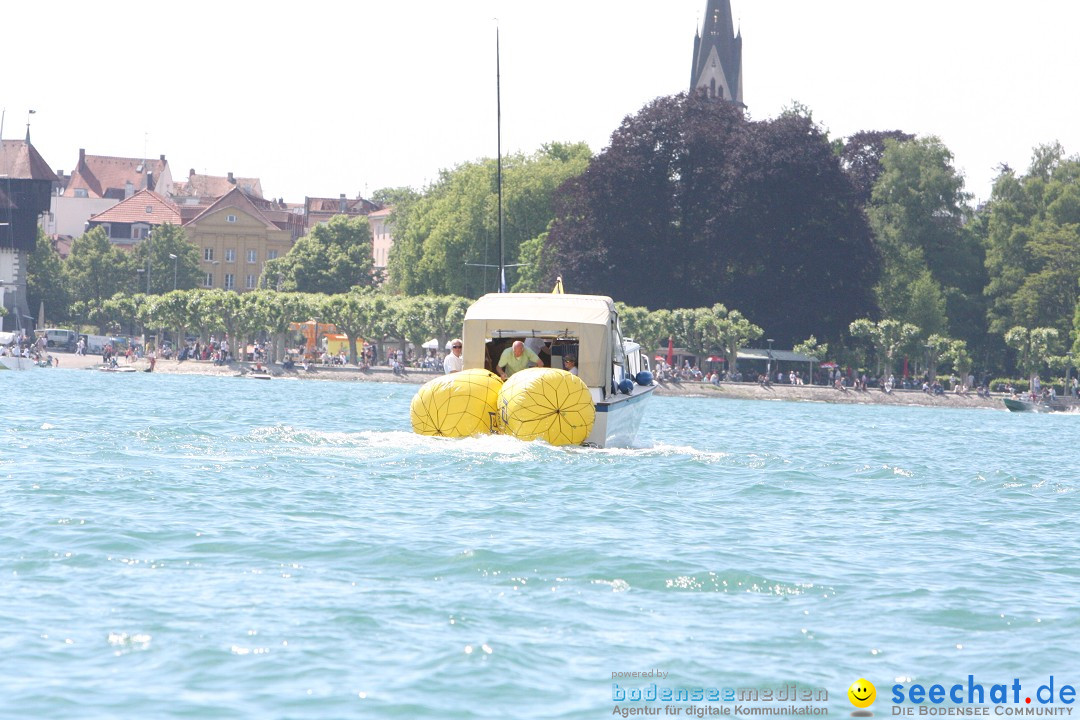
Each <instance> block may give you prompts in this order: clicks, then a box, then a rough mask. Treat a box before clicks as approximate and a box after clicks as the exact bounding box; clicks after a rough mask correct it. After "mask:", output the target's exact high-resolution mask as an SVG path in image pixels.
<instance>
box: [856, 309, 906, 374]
mask: <svg viewBox="0 0 1080 720" xmlns="http://www.w3.org/2000/svg"><path fill="white" fill-rule="evenodd" d="M850 330H851V335H852V336H853V337H857V338H867V339H868V340H869V341H870V343H871V344H872V345H873V347H874V351H875V354H876V355H877V361H878V367H877V371H878V372H879V373H881V372H884V373H891V372H893V370H895V369H896V361H897V359H898V357H899V355H900V353H901V352H902V351H904V350H909V349H912V346H913V344H914V343H915V341H916V340H917V339H918V337H919V334H920V330H919V328H918V327H917V326H915V325H912V324H911V323H905V322H901V321H899V320H893V319H885V320H882V321H881V322H874V321H872V320H868V319H865V318H863V319H860V320H856V321H855V322H853V323H851V328H850Z"/></svg>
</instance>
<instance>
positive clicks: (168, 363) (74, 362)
mask: <svg viewBox="0 0 1080 720" xmlns="http://www.w3.org/2000/svg"><path fill="white" fill-rule="evenodd" d="M54 357H56V358H58V359H59V361H60V365H59V367H61V368H68V369H72V368H77V369H87V370H92V369H94V368H96V367H97V366H99V365H100V364H101V358H100V357H99V356H96V355H94V356H89V355H88V356H78V355H73V354H67V353H57V354H55V356H54ZM120 365H121V366H126V365H127V362H126V361H125V360H121V361H120ZM131 367H134V368H135V369H137V370H145V369H147V368H148V367H149V362H148V361H147V360H137V361H135V362H134V363H132V364H131ZM252 367H253V363H247V362H245V363H235V362H234V363H230V364H228V365H214V364H213V363H212V362H210V361H203V360H185V361H184V362H177V361H175V360H159V361H158V363H157V365H156V367H155V369H154V372H160V373H168V374H186V375H218V376H222V377H237V378H242V377H244V376H246V375H248V374H249V373H250V372H251V368H252ZM270 374H271V376H272V378H273V379H279V380H285V379H293V380H313V381H335V382H394V383H412V384H416V385H420V384H422V383H425V382H427V381H428V380H430V379H432V378H433V377H437V376H438V375H439V374H440V373H436V372H431V371H421V370H410V371H409V372H408V373H407V374H405V375H404V376H399V375H394V373H393V372H392V371H391V369H390V368H388V367H375V368H371V369H370V370H366V371H365V370H359V369H358V368H355V367H352V366H344V367H342V366H336V365H335V366H318V367H317V368H316V369H315V370H314V371H313V372H304V371H303V370H302V369H300V368H297V369H295V370H283V369H282V368H281V367H280V366H274V367H272V368H270ZM656 394H657V395H667V396H682V397H706V398H720V399H725V398H726V399H737V400H776V401H779V400H784V401H789V402H821V403H847V404H856V405H915V406H921V407H944V408H983V409H992V410H1002V411H1004V410H1005V406H1004V405H1003V403H1002V402H1001V400H1002V397H1004V396H1003V395H1001V394H1000V393H996V394H994V395H993V396H991V397H988V398H986V397H979V396H978V395H976V394H975V393H968V394H967V395H957V394H955V393H946V394H944V395H937V396H934V395H928V394H926V393H924V392H922V391H920V390H894V391H893V392H892V393H889V394H886V393H884V392H882V391H880V390H876V389H871V390H866V391H857V390H852V389H850V388H849V389H847V390H837V389H835V388H832V387H822V386H817V385H813V386H811V385H794V386H793V385H772V386H770V387H763V386H761V385H758V384H757V383H722V384H720V385H711V384H709V383H694V382H684V383H670V382H669V383H663V384H661V385H659V386H658V387H657V389H656Z"/></svg>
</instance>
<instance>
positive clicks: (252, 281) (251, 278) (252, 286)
mask: <svg viewBox="0 0 1080 720" xmlns="http://www.w3.org/2000/svg"><path fill="white" fill-rule="evenodd" d="M246 287H247V289H248V290H254V289H255V276H254V275H248V276H247V285H246Z"/></svg>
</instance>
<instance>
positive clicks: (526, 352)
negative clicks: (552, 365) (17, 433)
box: [495, 340, 544, 380]
mask: <svg viewBox="0 0 1080 720" xmlns="http://www.w3.org/2000/svg"><path fill="white" fill-rule="evenodd" d="M529 363H536V367H544V362H543V360H541V359H540V356H539V355H537V354H536V353H534V352H533V351H532V350H530V349H529V348H527V347H525V343H523V342H521V341H520V340H515V341H514V344H513V345H511V346H510V347H508V348H506V349H505V350H503V351H502V355H501V356H500V357H499V364H498V365H496V366H495V369H496V370H497V371H498V372H499V376H500V377H501V378H502V379H503V380H506V379H507V378H509V377H510V376H511V375H513V374H514V373H516V372H521V371H522V370H524V369H525V368H527V367H528V366H529ZM503 368H506V369H505V370H504V369H503Z"/></svg>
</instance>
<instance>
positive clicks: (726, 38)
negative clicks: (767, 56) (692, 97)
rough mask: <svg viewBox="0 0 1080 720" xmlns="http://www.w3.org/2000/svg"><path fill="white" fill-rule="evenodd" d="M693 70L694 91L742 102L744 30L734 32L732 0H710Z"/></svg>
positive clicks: (696, 38) (740, 103) (695, 47)
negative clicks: (737, 32)
mask: <svg viewBox="0 0 1080 720" xmlns="http://www.w3.org/2000/svg"><path fill="white" fill-rule="evenodd" d="M690 70H691V74H690V93H691V94H694V93H700V94H702V95H705V96H706V97H709V98H713V99H716V100H727V101H729V102H734V103H738V104H739V105H742V104H743V95H742V30H741V29H740V30H739V34H738V35H736V34H735V32H734V23H732V21H731V0H708V4H707V6H706V8H705V21H704V22H703V23H702V24H701V33H700V34H696V35H695V36H694V63H693V66H692V67H691V69H690Z"/></svg>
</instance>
